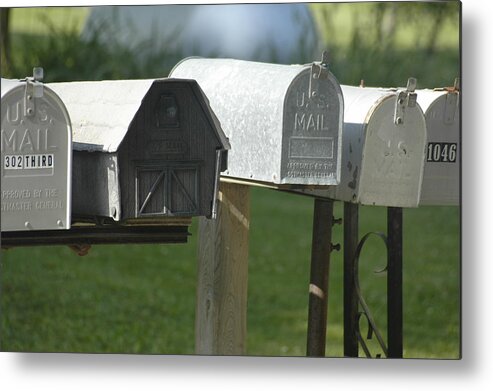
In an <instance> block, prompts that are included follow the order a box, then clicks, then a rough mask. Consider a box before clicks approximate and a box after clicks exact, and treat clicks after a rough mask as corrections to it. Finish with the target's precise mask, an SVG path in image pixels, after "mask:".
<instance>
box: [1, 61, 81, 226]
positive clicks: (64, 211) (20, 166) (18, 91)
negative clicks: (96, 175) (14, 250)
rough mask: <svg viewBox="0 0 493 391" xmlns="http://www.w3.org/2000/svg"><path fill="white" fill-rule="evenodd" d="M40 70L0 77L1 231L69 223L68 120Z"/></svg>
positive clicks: (64, 109) (69, 148)
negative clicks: (26, 75)
mask: <svg viewBox="0 0 493 391" xmlns="http://www.w3.org/2000/svg"><path fill="white" fill-rule="evenodd" d="M42 73H43V72H42V69H40V68H35V72H34V77H33V78H27V79H25V80H6V79H2V80H1V83H2V87H1V91H2V93H1V94H2V98H1V99H2V127H1V149H2V174H1V175H2V182H1V184H2V188H1V193H2V209H1V230H2V232H6V231H27V230H56V229H69V228H70V224H71V221H70V214H71V203H70V201H71V173H72V130H71V123H70V118H69V115H68V113H67V110H66V108H65V106H64V104H63V102H62V101H61V100H60V98H59V97H58V95H57V94H55V93H54V92H53V91H52V90H51V89H50V88H48V87H46V86H45V85H43V83H41V81H40V80H42Z"/></svg>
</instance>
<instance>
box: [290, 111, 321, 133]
mask: <svg viewBox="0 0 493 391" xmlns="http://www.w3.org/2000/svg"><path fill="white" fill-rule="evenodd" d="M294 130H295V131H301V132H320V131H324V130H329V128H328V127H327V126H326V125H325V115H324V114H322V113H319V114H311V113H310V114H308V115H307V114H305V113H295V115H294Z"/></svg>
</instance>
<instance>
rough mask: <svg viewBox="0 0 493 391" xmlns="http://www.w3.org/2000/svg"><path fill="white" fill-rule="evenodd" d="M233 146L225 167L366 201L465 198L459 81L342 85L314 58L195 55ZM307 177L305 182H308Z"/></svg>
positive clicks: (184, 66)
mask: <svg viewBox="0 0 493 391" xmlns="http://www.w3.org/2000/svg"><path fill="white" fill-rule="evenodd" d="M170 76H171V77H184V78H191V79H195V80H197V81H198V82H199V84H200V85H201V87H202V88H203V89H204V91H205V93H206V94H207V96H208V97H209V100H210V103H211V107H212V108H213V110H214V111H215V112H216V114H217V116H218V118H219V120H220V122H221V124H222V126H223V129H224V131H225V132H226V134H227V136H228V137H229V138H230V140H231V144H232V150H231V156H230V164H229V168H228V170H227V171H226V172H225V173H223V176H224V177H228V178H233V179H238V180H240V181H247V182H250V183H252V182H253V183H256V182H260V183H265V182H267V183H269V184H272V185H274V186H277V187H283V186H286V185H288V186H289V187H290V189H291V190H294V191H296V192H301V193H305V194H310V195H314V196H317V197H327V198H332V199H336V200H342V201H346V202H354V203H360V204H363V205H381V206H396V207H417V206H418V205H421V204H423V205H448V204H457V203H458V194H459V166H458V162H459V158H458V154H459V151H458V145H459V115H458V112H459V110H458V99H459V97H458V91H457V89H455V90H454V91H426V90H419V91H417V90H416V80H415V79H413V78H411V79H409V81H408V86H407V87H406V88H400V89H395V88H394V89H388V88H387V89H384V88H367V87H351V86H343V85H342V86H341V85H339V83H338V82H337V80H336V79H335V77H334V76H333V75H332V74H331V73H330V72H329V71H328V69H327V64H326V60H325V59H323V60H322V61H321V62H320V63H313V64H311V65H305V66H300V65H298V66H283V65H273V64H261V63H254V62H247V61H238V60H231V59H204V58H197V57H192V58H188V59H185V60H183V61H181V62H180V63H178V64H177V65H176V66H175V67H174V69H173V70H172V71H171V73H170ZM300 185H301V186H300Z"/></svg>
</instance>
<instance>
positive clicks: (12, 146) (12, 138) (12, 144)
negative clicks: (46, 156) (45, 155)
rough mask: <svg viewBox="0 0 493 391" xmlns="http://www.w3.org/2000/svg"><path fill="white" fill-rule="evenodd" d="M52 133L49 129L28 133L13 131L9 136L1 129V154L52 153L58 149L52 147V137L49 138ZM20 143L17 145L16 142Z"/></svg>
mask: <svg viewBox="0 0 493 391" xmlns="http://www.w3.org/2000/svg"><path fill="white" fill-rule="evenodd" d="M50 134H52V132H50V129H48V128H45V129H36V130H32V131H30V130H29V129H24V130H20V129H13V130H12V133H10V135H9V134H8V133H7V131H6V130H3V129H2V152H5V151H9V150H11V151H13V152H17V151H19V152H38V151H54V150H56V149H58V147H57V146H56V145H54V143H53V140H51V139H52V138H53V136H50ZM21 135H22V137H21ZM19 140H21V141H20V143H18V141H19Z"/></svg>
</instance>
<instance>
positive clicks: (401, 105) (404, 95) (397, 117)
mask: <svg viewBox="0 0 493 391" xmlns="http://www.w3.org/2000/svg"><path fill="white" fill-rule="evenodd" d="M416 85H417V80H416V79H415V78H414V77H410V78H409V79H408V80H407V87H406V89H405V90H401V91H398V93H397V101H396V103H395V111H394V124H396V125H402V124H403V123H404V115H405V112H406V107H415V106H416V100H417V98H418V95H417V94H416V92H414V91H415V90H416Z"/></svg>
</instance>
